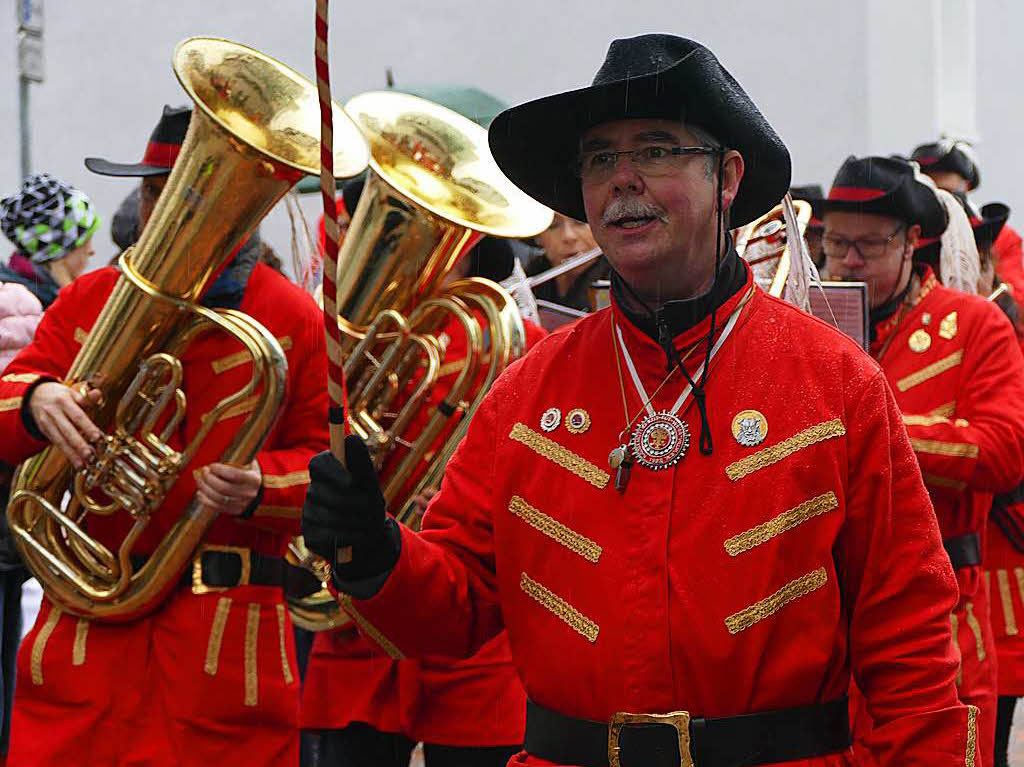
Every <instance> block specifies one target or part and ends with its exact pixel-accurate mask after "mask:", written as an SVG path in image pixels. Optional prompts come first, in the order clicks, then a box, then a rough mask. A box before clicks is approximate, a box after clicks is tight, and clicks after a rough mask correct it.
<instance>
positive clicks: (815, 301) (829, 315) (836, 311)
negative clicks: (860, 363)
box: [810, 282, 871, 351]
mask: <svg viewBox="0 0 1024 767" xmlns="http://www.w3.org/2000/svg"><path fill="white" fill-rule="evenodd" d="M810 301H811V314H813V315H814V316H815V317H817V318H818V319H819V320H824V321H825V322H827V323H828V324H829V325H832V326H833V327H835V328H838V329H839V330H841V331H842V332H843V333H845V334H846V335H848V336H849V337H850V338H852V339H853V340H854V341H856V342H857V343H858V344H859V345H860V347H861V348H862V349H864V351H869V350H870V347H871V332H870V319H869V315H868V309H869V304H868V284H867V283H866V282H822V283H821V289H819V288H818V286H817V285H812V286H811V290H810Z"/></svg>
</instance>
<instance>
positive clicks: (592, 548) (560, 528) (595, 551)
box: [508, 495, 601, 563]
mask: <svg viewBox="0 0 1024 767" xmlns="http://www.w3.org/2000/svg"><path fill="white" fill-rule="evenodd" d="M508 510H509V511H511V512H512V513H513V514H515V515H516V516H517V517H519V518H520V519H522V520H523V521H524V522H526V524H528V525H530V527H532V528H534V529H535V530H538V531H540V532H541V533H543V534H544V535H546V536H547V537H548V538H550V539H552V540H553V541H556V542H558V543H560V544H562V545H563V546H565V548H567V549H569V551H571V552H573V553H575V554H579V555H580V556H581V557H583V558H584V559H585V560H587V561H588V562H595V563H596V562H597V560H599V559H600V558H601V547H600V546H599V545H597V544H596V543H594V542H593V541H592V540H590V539H589V538H587V537H586V536H583V535H580V534H579V533H577V532H576V531H575V530H573V529H571V528H569V527H566V526H565V525H563V524H562V523H561V522H559V521H558V520H557V519H554V518H553V517H549V516H548V515H547V514H545V513H544V512H543V511H540V510H539V509H536V508H534V507H533V506H531V505H530V504H528V503H527V502H526V501H524V500H523V499H522V498H521V497H519V496H518V495H513V496H512V498H510V499H509V502H508Z"/></svg>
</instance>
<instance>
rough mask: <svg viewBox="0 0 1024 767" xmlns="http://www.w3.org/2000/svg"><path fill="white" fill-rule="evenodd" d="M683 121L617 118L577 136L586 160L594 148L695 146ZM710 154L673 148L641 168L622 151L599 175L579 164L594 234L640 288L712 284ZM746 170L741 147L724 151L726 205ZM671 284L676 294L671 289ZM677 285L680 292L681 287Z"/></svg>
mask: <svg viewBox="0 0 1024 767" xmlns="http://www.w3.org/2000/svg"><path fill="white" fill-rule="evenodd" d="M700 144H701V142H700V141H698V140H697V138H696V137H695V136H694V135H693V133H691V132H690V131H689V130H687V128H686V126H684V125H683V124H681V123H678V122H672V121H670V120H619V121H616V122H610V123H604V124H602V125H598V126H596V127H594V128H591V129H590V130H589V131H587V132H586V133H585V134H584V135H583V137H582V139H581V141H580V159H581V164H582V166H583V167H585V166H586V165H587V161H588V158H591V157H593V155H594V153H597V152H622V151H629V150H634V151H635V150H642V149H646V148H648V147H659V148H661V149H663V150H670V149H671V148H672V147H676V146H700ZM708 159H709V157H708V156H707V155H682V156H672V158H671V161H670V162H667V163H665V164H664V166H663V167H661V168H658V169H657V171H656V172H655V170H654V169H642V168H638V167H637V166H636V164H635V163H633V162H631V161H630V158H629V156H623V155H620V156H619V157H618V159H617V161H615V165H614V168H613V169H612V170H611V172H610V173H608V174H607V175H605V176H602V177H600V178H591V177H588V174H587V173H586V172H585V171H584V172H581V184H582V191H583V202H584V206H585V208H586V212H587V221H588V222H589V224H590V228H591V231H592V232H593V235H594V239H595V240H596V241H597V244H598V245H600V246H601V249H602V250H603V251H604V254H605V256H606V257H607V258H608V261H609V262H610V263H611V265H612V266H613V267H614V268H615V270H616V271H618V272H619V274H621V275H622V276H623V277H624V278H625V279H626V281H627V282H629V283H630V285H631V286H633V287H634V288H635V289H636V290H638V291H639V292H640V293H641V295H645V296H652V297H653V296H658V295H667V296H668V297H683V296H685V295H686V294H687V293H689V294H690V295H695V294H696V293H695V292H694V290H695V289H700V290H706V289H707V288H708V287H709V284H708V276H709V275H710V274H711V273H713V270H714V260H715V246H714V238H715V233H716V220H715V219H716V216H715V206H716V192H715V187H716V183H715V175H716V172H715V171H717V162H718V160H717V158H714V159H713V163H712V164H713V165H714V167H715V171H713V172H710V173H709V163H708ZM742 175H743V159H742V158H741V157H740V155H739V153H738V152H735V151H730V152H728V153H726V156H725V159H724V183H723V194H722V205H723V208H726V209H727V208H728V207H729V206H730V205H731V204H732V201H733V199H734V198H735V196H736V190H737V189H738V188H739V181H740V178H741V177H742ZM670 291H674V292H675V293H676V294H677V295H672V293H671V292H670ZM679 293H682V294H683V295H678V294H679Z"/></svg>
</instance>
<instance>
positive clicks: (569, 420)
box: [565, 407, 590, 434]
mask: <svg viewBox="0 0 1024 767" xmlns="http://www.w3.org/2000/svg"><path fill="white" fill-rule="evenodd" d="M565 428H566V429H568V430H569V432H570V433H571V434H582V433H583V432H585V431H586V430H587V429H589V428H590V413H588V412H587V411H586V410H584V409H583V408H581V407H577V408H573V409H572V410H570V411H569V412H568V413H566V414H565Z"/></svg>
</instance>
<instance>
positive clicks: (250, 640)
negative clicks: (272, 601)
mask: <svg viewBox="0 0 1024 767" xmlns="http://www.w3.org/2000/svg"><path fill="white" fill-rule="evenodd" d="M259 639H260V606H259V603H258V602H250V603H249V612H248V615H247V616H246V619H245V705H247V706H255V705H256V704H257V703H259V678H258V677H257V673H256V658H257V651H258V650H259Z"/></svg>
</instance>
